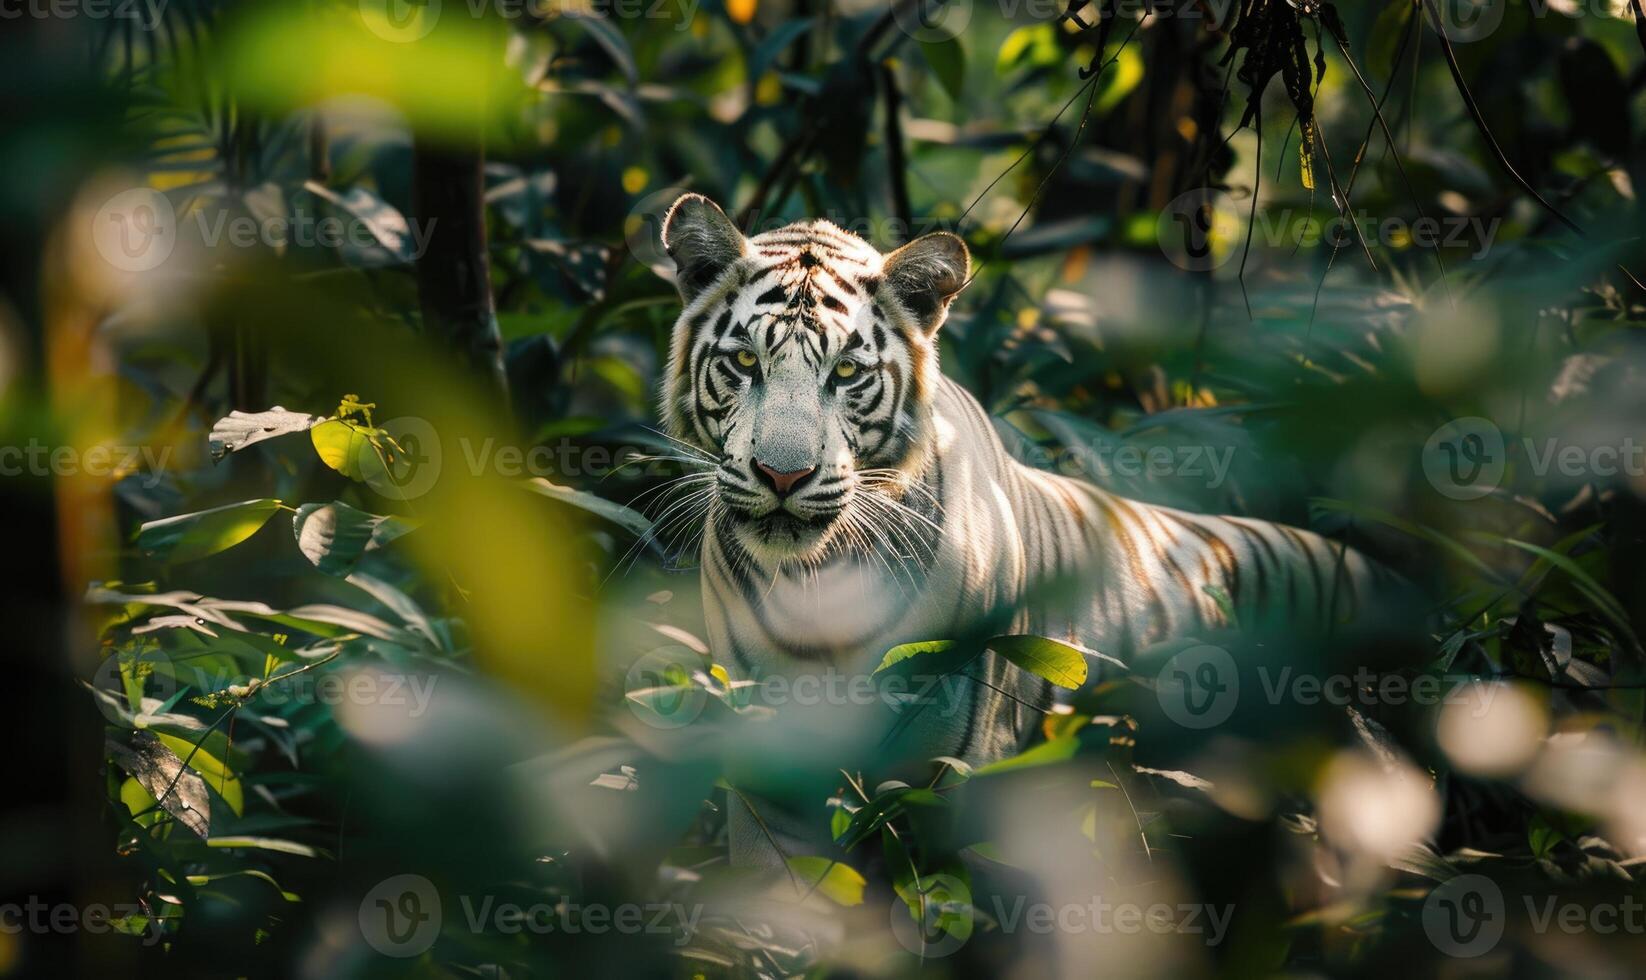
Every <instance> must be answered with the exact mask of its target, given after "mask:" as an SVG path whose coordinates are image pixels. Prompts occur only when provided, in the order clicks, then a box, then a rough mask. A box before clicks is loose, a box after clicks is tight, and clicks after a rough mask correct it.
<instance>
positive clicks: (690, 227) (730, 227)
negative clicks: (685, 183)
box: [663, 194, 743, 303]
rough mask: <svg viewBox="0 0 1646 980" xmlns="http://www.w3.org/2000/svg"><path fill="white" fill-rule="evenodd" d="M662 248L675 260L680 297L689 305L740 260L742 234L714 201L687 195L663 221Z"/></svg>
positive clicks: (672, 208) (670, 210) (671, 208)
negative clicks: (728, 267)
mask: <svg viewBox="0 0 1646 980" xmlns="http://www.w3.org/2000/svg"><path fill="white" fill-rule="evenodd" d="M663 248H664V249H665V250H666V251H668V253H669V258H671V259H674V265H675V273H674V278H675V285H676V286H678V287H679V288H680V297H681V298H682V299H684V300H685V301H686V302H687V303H690V302H691V301H692V300H693V299H696V298H697V295H698V294H699V293H701V292H702V291H703V290H705V289H707V288H709V287H710V286H712V285H714V281H715V280H716V279H719V278H720V274H721V273H722V272H725V271H726V267H727V266H729V265H731V264H732V263H733V262H736V261H737V260H738V259H740V258H742V257H743V233H742V232H740V231H738V230H737V226H736V225H734V224H732V219H730V218H728V217H726V212H724V211H722V210H720V207H719V206H718V205H717V204H715V203H714V202H713V201H711V200H709V199H708V198H706V197H704V196H703V195H701V194H687V195H685V196H684V197H682V198H681V199H680V200H678V201H676V202H674V205H673V206H671V207H670V208H669V213H668V216H667V217H665V218H664V219H663Z"/></svg>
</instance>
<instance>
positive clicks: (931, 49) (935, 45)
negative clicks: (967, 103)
mask: <svg viewBox="0 0 1646 980" xmlns="http://www.w3.org/2000/svg"><path fill="white" fill-rule="evenodd" d="M920 48H921V50H922V51H924V52H925V53H926V64H928V65H931V66H932V73H933V74H935V75H936V76H937V80H938V81H939V82H940V83H942V85H943V91H945V92H947V93H949V98H951V99H953V100H954V101H955V103H956V104H958V103H959V102H960V94H961V92H962V91H964V90H965V87H966V49H965V48H963V47H961V46H960V38H958V37H948V38H945V39H943V40H941V41H922V42H920Z"/></svg>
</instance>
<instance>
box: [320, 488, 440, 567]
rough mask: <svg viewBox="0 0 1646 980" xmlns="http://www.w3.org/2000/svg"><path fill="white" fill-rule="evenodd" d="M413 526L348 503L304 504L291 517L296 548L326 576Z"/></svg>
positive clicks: (414, 525)
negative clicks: (356, 507) (358, 508)
mask: <svg viewBox="0 0 1646 980" xmlns="http://www.w3.org/2000/svg"><path fill="white" fill-rule="evenodd" d="M416 527H417V524H416V523H415V522H412V521H408V520H406V519H404V518H400V517H383V516H379V515H377V514H368V513H366V512H365V511H363V510H356V509H355V508H353V507H350V506H349V505H348V504H345V503H342V502H340V501H333V502H332V503H329V504H304V505H303V506H301V507H299V508H297V513H296V514H295V515H293V517H292V533H293V534H295V535H296V536H297V547H298V550H300V551H302V552H303V557H305V558H307V559H308V560H309V561H311V562H313V563H314V565H315V567H316V568H318V569H320V570H321V571H322V572H325V573H326V574H328V575H338V576H345V575H348V574H349V573H350V572H351V571H353V570H354V566H355V564H356V563H357V562H358V561H359V560H360V556H361V555H363V554H365V553H366V552H368V551H372V550H374V549H376V548H381V547H382V546H383V545H385V544H388V543H389V542H390V541H393V540H394V539H395V538H398V537H400V536H401V535H403V534H405V533H406V532H408V531H411V530H413V529H415V528H416Z"/></svg>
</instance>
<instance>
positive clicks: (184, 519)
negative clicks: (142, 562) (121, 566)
mask: <svg viewBox="0 0 1646 980" xmlns="http://www.w3.org/2000/svg"><path fill="white" fill-rule="evenodd" d="M279 509H280V501H278V500H274V499H270V498H262V499H259V500H242V501H241V502H240V503H238V504H228V505H227V506H224V507H213V508H212V509H211V510H202V511H197V512H195V513H193V514H179V515H178V516H176V517H167V518H163V519H161V520H158V521H149V522H148V523H147V524H144V525H143V526H142V527H140V528H138V529H137V546H138V547H139V548H141V549H142V550H143V551H144V552H145V553H147V554H149V555H150V556H152V557H155V558H159V559H161V560H164V561H169V562H185V561H194V560H195V559H197V558H204V557H206V556H207V555H215V554H217V553H218V552H219V551H226V550H228V549H229V548H232V547H234V546H235V545H237V544H239V543H240V542H242V541H244V540H246V539H247V538H249V537H251V536H252V535H253V534H256V533H257V532H258V530H260V529H261V528H262V527H263V525H264V524H267V523H268V521H269V518H270V517H273V516H274V512H275V511H277V510H279Z"/></svg>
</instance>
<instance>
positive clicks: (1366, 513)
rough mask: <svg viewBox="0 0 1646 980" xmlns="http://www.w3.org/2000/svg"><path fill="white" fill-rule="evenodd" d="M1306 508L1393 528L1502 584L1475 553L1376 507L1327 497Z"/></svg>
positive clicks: (1314, 501)
mask: <svg viewBox="0 0 1646 980" xmlns="http://www.w3.org/2000/svg"><path fill="white" fill-rule="evenodd" d="M1309 506H1310V507H1315V508H1319V509H1320V510H1325V511H1335V512H1337V513H1340V514H1348V515H1350V516H1352V517H1363V518H1366V519H1368V520H1373V521H1376V522H1377V523H1379V524H1383V525H1386V526H1388V527H1392V528H1394V529H1395V530H1397V531H1403V532H1405V533H1407V534H1410V535H1411V536H1412V537H1414V538H1422V539H1423V540H1425V541H1428V542H1431V543H1433V544H1435V545H1438V546H1439V547H1441V548H1444V549H1445V550H1446V551H1447V552H1449V553H1450V554H1451V555H1453V556H1454V557H1456V558H1457V560H1458V561H1460V562H1462V563H1463V564H1465V565H1468V566H1469V567H1470V568H1471V569H1473V570H1474V571H1475V572H1477V573H1479V574H1480V576H1481V577H1482V578H1484V579H1486V580H1487V581H1488V582H1497V583H1499V584H1501V583H1502V582H1503V576H1502V575H1500V574H1499V573H1498V572H1497V571H1495V570H1494V569H1493V568H1492V567H1491V566H1489V565H1487V564H1486V563H1485V562H1483V561H1481V560H1480V559H1479V558H1477V557H1476V556H1475V554H1474V552H1472V551H1470V550H1469V549H1468V548H1465V547H1463V545H1462V544H1460V543H1459V542H1457V541H1454V540H1453V539H1452V538H1449V537H1447V536H1446V535H1444V534H1442V533H1440V532H1439V531H1436V530H1435V529H1434V528H1432V527H1428V526H1426V525H1423V524H1418V523H1416V522H1413V521H1408V520H1405V519H1404V518H1400V517H1396V516H1395V515H1393V514H1391V513H1389V512H1388V511H1386V510H1380V509H1378V508H1376V507H1364V506H1361V505H1359V504H1355V503H1351V502H1349V501H1347V500H1334V499H1332V498H1330V497H1311V498H1310V499H1309Z"/></svg>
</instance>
